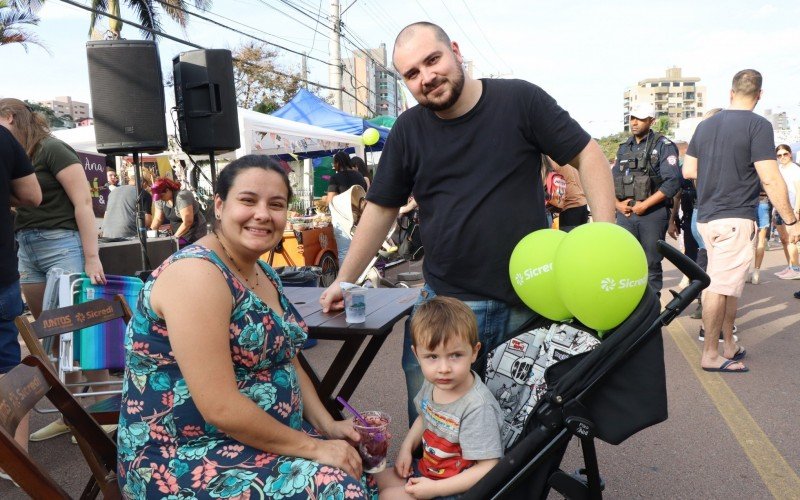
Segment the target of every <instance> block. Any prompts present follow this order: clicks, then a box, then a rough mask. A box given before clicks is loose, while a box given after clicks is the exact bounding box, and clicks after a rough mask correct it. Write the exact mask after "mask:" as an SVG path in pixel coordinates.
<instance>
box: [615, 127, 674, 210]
mask: <svg viewBox="0 0 800 500" xmlns="http://www.w3.org/2000/svg"><path fill="white" fill-rule="evenodd" d="M662 137H664V136H663V135H661V134H657V133H654V134H653V135H652V136H651V137H649V138H648V139H647V142H646V143H645V145H644V148H642V149H640V150H639V151H635V152H634V151H626V152H625V153H620V154H619V155H618V157H619V165H617V168H616V169H615V170H616V171H615V172H613V175H614V194H615V195H616V197H617V199H618V200H625V199H628V198H632V199H634V200H636V201H644V200H646V199H647V198H649V197H650V196H651V195H652V194H653V193H655V192H656V191H657V190H658V188H659V187H661V184H663V182H664V180H663V179H662V178H661V175H660V174H659V172H656V169H655V168H654V165H658V163H659V161H660V158H659V153H658V150H657V149H656V148H655V146H656V145H657V144H658V141H659V140H661V138H662Z"/></svg>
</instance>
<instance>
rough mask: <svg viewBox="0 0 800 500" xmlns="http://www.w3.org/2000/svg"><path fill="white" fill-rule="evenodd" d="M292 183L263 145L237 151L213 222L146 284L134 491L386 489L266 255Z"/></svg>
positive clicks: (127, 445) (129, 472)
mask: <svg viewBox="0 0 800 500" xmlns="http://www.w3.org/2000/svg"><path fill="white" fill-rule="evenodd" d="M291 196H292V193H291V188H290V186H289V181H288V178H287V177H286V173H285V172H284V171H283V169H281V167H280V166H278V165H277V164H275V163H274V162H272V161H270V160H268V159H267V158H266V157H263V156H245V157H243V158H240V159H239V160H236V161H234V162H233V163H231V164H230V165H228V166H227V167H226V168H225V169H224V170H223V171H222V172H221V174H220V176H219V180H218V182H217V192H216V195H215V199H214V211H215V218H216V221H215V222H216V224H215V230H214V232H213V233H212V234H209V235H207V236H205V237H204V238H202V239H201V240H199V241H198V242H197V243H196V244H195V245H191V246H189V247H187V248H185V249H183V250H181V251H179V252H178V253H176V254H175V255H173V256H172V257H170V258H169V259H168V260H167V262H165V263H164V264H163V265H162V266H161V267H159V268H158V269H157V270H156V271H154V272H153V276H152V277H151V278H150V280H148V282H147V283H146V284H145V287H144V289H143V291H142V294H141V296H140V300H139V302H138V304H137V305H136V308H135V312H134V316H133V319H132V320H131V322H130V325H129V327H128V332H127V337H126V346H125V347H126V352H127V363H126V371H125V380H124V385H123V395H122V409H121V413H120V422H119V434H118V450H119V451H118V453H119V466H118V469H119V471H118V473H119V482H120V486H121V488H122V491H123V493H124V495H125V496H126V497H129V498H170V499H173V498H174V499H177V498H275V499H290V498H291V499H294V498H297V499H300V498H302V499H307V498H311V499H317V498H318V499H346V498H377V494H376V491H375V488H374V482H373V480H372V478H368V477H366V476H363V475H362V469H361V459H360V457H359V456H358V452H357V451H356V449H355V448H354V447H353V446H352V444H351V443H352V442H354V441H357V440H358V434H357V433H356V432H355V430H354V429H353V427H352V424H351V423H350V422H349V421H335V420H333V418H332V417H331V416H330V414H328V412H327V411H326V409H325V407H324V406H323V405H322V403H321V402H320V400H319V397H318V396H317V394H316V392H315V390H314V387H313V385H312V383H311V380H310V379H309V377H308V375H306V373H305V372H304V371H303V369H302V368H301V367H300V364H299V362H298V361H297V358H296V354H297V352H298V350H299V349H300V348H301V346H302V345H303V343H304V342H305V339H306V332H305V324H304V323H303V321H302V319H301V318H300V315H299V314H298V313H297V311H296V310H295V308H294V307H293V306H292V305H291V304H290V303H289V301H288V300H287V299H286V297H285V296H284V294H283V287H282V285H281V283H280V281H279V279H278V277H277V276H276V274H275V272H274V271H273V270H272V269H271V268H270V267H269V266H267V265H266V264H264V263H263V262H261V261H258V257H259V256H260V255H262V254H263V253H264V252H266V251H267V250H269V249H270V248H273V247H274V246H275V245H277V244H278V242H279V241H280V239H281V237H282V236H283V229H284V226H285V224H286V212H287V207H288V201H289V200H290V199H291ZM303 419H305V420H306V421H307V422H308V424H310V426H309V425H308V424H304V422H303ZM312 427H313V429H317V430H318V431H319V433H321V435H322V436H320V435H319V434H317V433H316V432H315V431H314V430H312ZM321 437H324V438H325V439H322V438H321ZM348 441H349V442H348Z"/></svg>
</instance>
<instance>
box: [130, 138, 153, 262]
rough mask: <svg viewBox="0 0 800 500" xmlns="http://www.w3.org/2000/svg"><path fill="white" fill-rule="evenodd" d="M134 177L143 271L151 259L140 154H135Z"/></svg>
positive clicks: (137, 225)
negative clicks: (145, 221) (143, 203)
mask: <svg viewBox="0 0 800 500" xmlns="http://www.w3.org/2000/svg"><path fill="white" fill-rule="evenodd" d="M133 176H134V178H135V179H136V193H137V196H136V227H137V228H138V231H137V232H138V233H139V234H138V236H139V247H140V249H141V257H142V268H141V269H142V271H146V270H149V269H150V258H149V257H148V255H147V230H148V229H149V228H147V227H145V224H144V206H142V195H143V194H144V188H143V187H142V170H141V164H140V163H139V153H138V152H134V153H133Z"/></svg>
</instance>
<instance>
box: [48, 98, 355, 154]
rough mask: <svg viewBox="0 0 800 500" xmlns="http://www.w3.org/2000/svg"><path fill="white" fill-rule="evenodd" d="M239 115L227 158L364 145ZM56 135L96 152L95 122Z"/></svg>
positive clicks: (326, 132) (315, 129)
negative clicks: (236, 136) (235, 146)
mask: <svg viewBox="0 0 800 500" xmlns="http://www.w3.org/2000/svg"><path fill="white" fill-rule="evenodd" d="M238 117H239V136H240V139H241V147H240V148H239V149H237V150H236V151H234V152H233V154H232V155H231V154H227V155H225V156H226V157H228V158H231V157H236V158H239V157H241V156H244V155H247V154H265V155H285V154H301V153H311V152H317V151H330V152H331V154H333V153H335V152H336V151H338V150H340V149H345V148H350V147H355V148H357V149H358V148H363V142H362V140H361V137H360V136H358V135H353V134H346V133H344V132H337V131H335V130H330V129H326V128H322V127H317V126H314V125H307V124H305V123H300V122H295V121H292V120H285V119H283V118H277V117H275V116H271V115H266V114H264V113H259V112H257V111H251V110H248V109H243V108H239V110H238ZM165 120H166V123H167V133H168V134H169V135H172V136H175V127H174V124H173V121H172V117H171V116H170V115H169V114H167V116H165ZM53 135H55V136H56V137H57V138H59V139H61V140H62V141H64V142H66V143H67V144H69V145H70V146H72V147H73V148H74V149H75V150H78V151H82V152H85V153H95V154H97V148H96V142H95V135H94V126H93V125H90V126H86V127H78V128H74V129H67V130H57V131H54V132H53Z"/></svg>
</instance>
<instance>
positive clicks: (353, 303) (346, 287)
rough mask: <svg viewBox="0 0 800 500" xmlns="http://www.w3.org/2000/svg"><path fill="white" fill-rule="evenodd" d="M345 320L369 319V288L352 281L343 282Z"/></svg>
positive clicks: (357, 321)
mask: <svg viewBox="0 0 800 500" xmlns="http://www.w3.org/2000/svg"><path fill="white" fill-rule="evenodd" d="M340 286H341V287H342V295H343V297H344V314H345V321H347V322H348V323H363V322H365V321H366V320H367V289H366V288H364V287H360V286H358V285H354V284H352V283H345V282H342V283H341V284H340Z"/></svg>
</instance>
